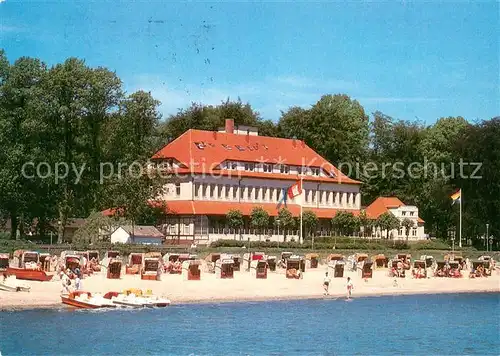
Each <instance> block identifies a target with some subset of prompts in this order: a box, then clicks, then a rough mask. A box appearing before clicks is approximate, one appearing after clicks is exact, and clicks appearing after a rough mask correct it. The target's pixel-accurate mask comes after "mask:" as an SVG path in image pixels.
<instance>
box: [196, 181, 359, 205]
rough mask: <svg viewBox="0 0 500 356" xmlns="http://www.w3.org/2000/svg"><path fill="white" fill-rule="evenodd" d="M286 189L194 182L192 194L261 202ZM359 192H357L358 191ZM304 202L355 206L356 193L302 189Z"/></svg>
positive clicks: (275, 197)
mask: <svg viewBox="0 0 500 356" xmlns="http://www.w3.org/2000/svg"><path fill="white" fill-rule="evenodd" d="M285 194H287V193H286V189H282V188H269V187H258V186H238V185H230V184H226V185H219V184H208V183H195V185H194V196H195V198H198V199H230V200H247V201H262V202H279V201H280V200H282V199H283V197H284V195H285ZM358 194H359V193H358ZM304 196H305V202H306V203H311V204H312V203H314V204H315V203H319V204H321V205H331V206H335V205H336V206H350V207H353V206H356V205H357V204H358V202H357V199H356V193H340V192H331V191H323V190H319V191H318V190H308V189H306V190H305V191H304Z"/></svg>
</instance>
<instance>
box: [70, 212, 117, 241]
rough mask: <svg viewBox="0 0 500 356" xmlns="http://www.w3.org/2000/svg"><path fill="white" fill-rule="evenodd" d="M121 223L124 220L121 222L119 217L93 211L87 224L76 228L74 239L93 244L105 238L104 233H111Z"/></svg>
mask: <svg viewBox="0 0 500 356" xmlns="http://www.w3.org/2000/svg"><path fill="white" fill-rule="evenodd" d="M121 223H123V222H120V221H119V219H113V218H111V217H109V216H104V215H103V214H102V213H101V212H93V213H92V214H90V216H89V217H88V218H87V220H86V222H85V224H84V225H83V226H81V227H80V228H79V229H78V230H76V232H75V235H74V236H73V241H74V242H83V243H91V244H93V243H95V242H96V241H97V240H99V239H101V238H105V236H103V235H108V234H110V233H111V232H112V230H113V229H114V228H115V227H117V226H118V225H120V224H121ZM103 233H104V234H103Z"/></svg>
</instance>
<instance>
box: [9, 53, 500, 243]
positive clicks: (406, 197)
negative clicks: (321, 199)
mask: <svg viewBox="0 0 500 356" xmlns="http://www.w3.org/2000/svg"><path fill="white" fill-rule="evenodd" d="M153 96H154V93H153V95H151V94H150V93H146V92H143V91H139V92H136V93H131V94H128V93H125V92H124V90H123V88H122V82H121V80H120V79H119V78H118V77H117V76H116V74H115V73H114V72H112V71H109V70H108V69H106V68H101V67H99V68H90V67H88V66H87V65H86V64H85V63H84V62H83V61H81V60H78V59H75V58H70V59H68V60H66V61H65V62H64V63H61V64H58V65H55V66H52V67H49V66H47V65H46V64H44V63H43V62H42V61H40V60H38V59H34V58H19V59H17V60H16V61H15V62H14V63H9V61H8V60H7V58H6V55H5V54H4V53H3V51H2V52H0V218H1V219H2V220H6V219H11V221H12V223H13V225H14V226H15V227H18V229H19V231H21V233H23V229H24V228H25V227H26V226H28V225H30V224H31V223H32V222H33V221H34V220H36V221H37V222H38V223H37V228H38V230H39V231H38V232H39V233H42V234H43V233H44V231H45V229H46V228H47V227H48V224H49V223H50V222H54V221H59V222H61V226H64V224H65V222H66V221H67V219H68V218H69V217H77V216H78V217H84V216H89V215H90V214H91V213H92V212H95V211H100V210H102V209H105V208H109V207H114V206H120V207H123V209H122V211H123V213H124V215H126V217H127V218H129V219H130V220H133V221H137V222H140V221H142V220H144V219H145V218H147V217H148V216H150V215H151V214H150V212H149V211H147V209H148V208H147V207H145V204H142V202H144V201H145V200H146V199H147V197H148V196H150V195H151V194H153V193H154V192H155V191H156V189H160V184H159V183H158V182H157V181H156V180H155V179H153V178H154V177H153V178H151V177H145V178H143V179H139V180H138V179H134V177H131V176H130V172H129V171H128V170H124V171H122V172H118V170H117V167H116V165H117V164H118V163H120V162H121V163H125V164H126V163H128V164H130V163H132V162H134V161H137V162H145V161H146V160H147V159H148V158H149V157H150V156H151V155H152V154H153V153H154V152H155V151H156V150H157V149H159V148H160V147H162V146H163V145H164V144H166V143H168V142H169V141H170V140H172V139H175V138H176V137H178V136H179V135H180V134H182V133H183V132H184V131H186V130H187V129H189V128H197V129H205V130H216V129H218V128H219V127H223V126H224V120H225V119H228V118H231V119H234V121H235V124H236V125H251V126H256V127H258V129H259V133H260V134H261V135H267V136H276V137H285V138H292V137H296V138H298V139H302V140H304V141H305V142H306V143H307V144H308V145H309V146H310V147H312V148H313V149H315V150H316V151H317V152H318V153H319V154H321V155H322V156H323V157H325V158H326V159H327V160H329V161H330V162H332V163H334V164H335V165H337V166H338V167H340V168H341V169H342V170H343V171H344V172H345V173H346V174H348V175H349V176H351V177H352V178H354V179H358V180H360V181H362V182H363V185H362V193H363V194H362V197H363V204H364V205H367V204H369V203H371V202H372V201H373V200H374V199H375V198H376V197H378V196H390V195H395V196H398V197H399V198H400V199H401V200H402V201H404V202H405V203H407V204H414V205H417V206H418V207H419V209H420V215H421V217H422V218H423V219H424V220H425V221H426V229H427V231H428V232H429V233H430V234H431V235H433V236H437V237H441V238H447V237H448V236H449V231H450V229H453V228H456V229H458V205H457V204H455V205H454V206H452V205H451V200H450V195H451V194H452V193H454V192H455V191H456V190H457V189H459V188H462V192H463V199H464V202H463V236H464V237H468V238H471V239H475V237H476V236H478V235H479V236H480V235H483V234H484V233H485V224H486V223H489V224H490V231H491V234H493V235H495V236H496V237H497V238H498V237H500V226H499V225H500V223H498V221H499V220H498V217H500V118H499V117H496V118H491V119H488V120H484V121H480V122H474V123H472V122H468V121H467V120H465V119H464V118H462V117H443V118H436V119H437V121H436V122H435V123H434V124H433V125H430V126H427V125H425V124H424V123H422V122H417V121H406V120H400V119H396V118H392V117H390V116H388V115H386V114H384V113H381V112H375V113H372V114H371V115H370V114H368V113H366V112H365V110H364V108H363V107H362V105H361V104H360V103H359V102H357V101H356V100H353V99H351V98H349V97H348V96H347V95H343V94H339V95H324V96H323V97H321V98H319V100H318V102H316V103H315V104H314V105H312V106H311V107H310V108H300V107H291V108H289V109H288V110H286V111H284V112H282V114H281V117H280V119H279V120H278V122H276V123H275V122H273V121H270V120H265V119H263V118H262V117H261V116H260V114H259V113H258V112H256V111H255V110H253V109H252V107H251V106H250V104H248V103H244V102H242V101H241V100H237V101H229V100H227V101H224V102H221V104H220V105H217V106H207V105H202V104H197V103H193V104H192V105H191V106H190V107H188V108H184V109H181V110H179V112H178V113H177V114H175V115H171V116H170V117H168V118H166V119H165V120H162V118H161V115H160V114H159V111H158V107H159V105H160V103H159V102H158V101H157V100H155V99H154V97H153ZM27 162H34V165H33V166H28V167H27V168H26V166H25V164H26V163H27ZM40 162H47V166H45V167H42V169H41V173H43V174H47V175H48V173H51V175H48V176H49V177H50V179H47V178H45V179H41V178H39V177H36V175H35V177H33V178H31V177H30V178H26V177H24V176H23V174H21V172H22V171H23V167H24V168H25V170H24V171H25V172H27V173H29V174H28V175H32V174H33V173H34V170H35V168H36V167H37V166H36V164H38V163H40ZM61 162H63V163H66V164H67V166H68V167H69V169H68V171H67V174H64V178H60V179H59V180H58V181H57V180H56V175H55V172H54V171H55V169H57V168H58V170H59V176H61V174H63V173H65V172H66V171H65V169H66V166H59V167H58V166H57V163H61ZM103 162H105V163H106V164H107V165H105V166H104V167H103ZM466 163H467V164H466ZM475 163H478V164H481V167H480V169H479V170H477V171H476V169H477V167H478V166H477V165H476V164H475ZM48 167H50V169H51V170H52V171H51V172H47V169H48ZM111 167H113V172H112V171H111ZM103 168H104V173H105V176H106V179H105V180H104V181H102V182H101V180H102V173H103V172H102V170H103ZM43 169H45V170H43ZM112 173H113V174H112ZM118 173H121V174H122V176H118ZM474 177H481V178H480V179H474ZM101 183H102V184H101ZM151 185H153V187H154V188H155V189H153V190H151V189H149V188H147V187H148V186H151ZM359 224H361V225H363V224H368V223H367V222H366V219H365V220H363V219H360V221H359ZM237 225H238V223H235V226H237ZM345 226H350V225H349V224H347V225H345ZM61 229H62V227H61V228H60V230H61ZM13 230H14V231H13V233H15V230H16V229H13ZM59 234H60V235H61V231H59ZM456 235H457V236H458V232H456Z"/></svg>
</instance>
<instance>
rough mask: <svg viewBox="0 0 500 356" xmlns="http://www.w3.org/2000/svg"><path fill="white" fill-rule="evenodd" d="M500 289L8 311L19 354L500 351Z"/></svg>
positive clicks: (0, 327)
mask: <svg viewBox="0 0 500 356" xmlns="http://www.w3.org/2000/svg"><path fill="white" fill-rule="evenodd" d="M499 313H500V294H462V295H456V296H453V295H432V296H400V297H378V298H359V299H355V300H352V301H350V302H346V301H345V300H340V299H339V300H308V301H293V302H268V303H262V302H259V303H238V304H210V305H209V304H205V305H183V306H172V307H169V308H166V309H155V310H152V309H149V310H114V311H98V312H96V311H82V310H80V311H68V310H65V309H62V310H37V311H35V310H33V311H20V312H0V351H1V354H2V356H10V355H21V354H23V355H33V354H37V355H41V354H46V355H54V354H56V355H58V354H65V355H77V354H80V355H83V354H86V355H106V354H107V355H156V354H163V355H165V354H175V355H189V354H195V355H267V354H273V355H353V354H360V355H374V354H375V355H382V354H398V355H415V354H421V355H424V354H426V355H428V354H431V355H435V354H439V355H451V354H454V355H463V354H469V355H470V354H481V355H486V354H500V336H499V335H500V334H499V323H500V314H499Z"/></svg>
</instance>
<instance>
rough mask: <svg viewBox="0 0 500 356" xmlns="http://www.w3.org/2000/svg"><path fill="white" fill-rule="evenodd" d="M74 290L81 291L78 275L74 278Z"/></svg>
mask: <svg viewBox="0 0 500 356" xmlns="http://www.w3.org/2000/svg"><path fill="white" fill-rule="evenodd" d="M75 290H82V281H81V279H80V274H77V275H76V278H75Z"/></svg>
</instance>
